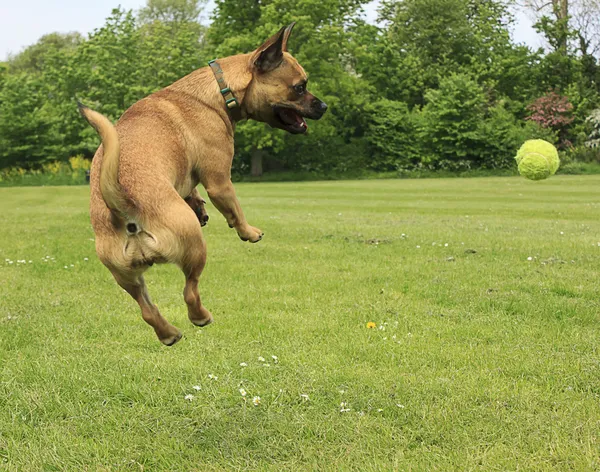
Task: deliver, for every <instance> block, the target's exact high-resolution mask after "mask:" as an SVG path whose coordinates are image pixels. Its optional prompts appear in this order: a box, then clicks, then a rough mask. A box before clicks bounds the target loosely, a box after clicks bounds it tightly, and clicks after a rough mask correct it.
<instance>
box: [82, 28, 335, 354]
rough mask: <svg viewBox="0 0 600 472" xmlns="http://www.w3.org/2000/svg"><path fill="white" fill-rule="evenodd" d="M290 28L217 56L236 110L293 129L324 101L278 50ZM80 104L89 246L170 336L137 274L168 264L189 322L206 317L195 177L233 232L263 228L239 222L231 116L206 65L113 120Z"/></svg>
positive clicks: (170, 339)
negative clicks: (93, 139)
mask: <svg viewBox="0 0 600 472" xmlns="http://www.w3.org/2000/svg"><path fill="white" fill-rule="evenodd" d="M292 28H293V24H292V25H290V26H289V27H287V28H282V29H281V30H280V31H279V32H278V33H277V34H276V35H274V36H273V37H272V38H269V40H267V41H266V42H265V43H264V44H263V45H262V46H261V47H259V48H258V49H257V50H256V51H254V52H252V53H250V54H241V55H237V56H231V57H227V58H224V59H219V61H218V63H219V65H220V67H221V69H222V71H223V73H224V77H225V80H226V81H227V85H228V86H229V88H230V89H231V90H232V92H233V94H234V95H235V96H236V98H237V100H238V101H239V103H240V108H241V115H242V118H243V119H255V120H258V121H263V122H266V123H269V124H270V125H271V126H274V127H278V128H281V129H284V130H287V131H289V132H292V133H302V132H304V131H305V130H306V123H305V122H304V120H303V118H302V117H308V118H313V119H319V118H320V117H321V116H322V114H323V113H324V112H325V110H326V108H327V107H326V105H325V104H324V103H323V102H321V101H320V100H318V99H317V98H316V97H314V96H312V95H311V94H309V93H308V92H306V91H305V88H304V89H303V87H302V85H301V84H302V83H303V82H305V81H306V78H307V77H306V73H305V72H304V69H302V67H301V66H300V65H299V64H298V62H297V61H296V60H295V59H294V58H293V57H292V56H291V55H290V54H289V53H288V52H287V39H288V38H289V35H290V33H291V30H292ZM298 84H300V85H298ZM302 90H304V92H302ZM80 110H81V113H82V114H83V116H84V117H85V118H86V119H87V120H88V122H90V124H91V125H92V126H94V128H95V129H96V130H97V131H98V133H99V134H100V136H101V138H102V145H101V146H100V147H99V148H98V151H97V152H96V155H95V157H94V161H93V164H92V170H91V181H90V184H91V202H90V210H91V220H92V226H93V228H94V232H95V234H96V252H97V254H98V257H99V258H100V260H101V261H102V262H103V263H104V265H106V267H108V269H109V270H110V271H111V273H112V274H113V276H114V278H115V279H116V281H117V282H118V283H119V285H121V287H123V288H124V289H125V290H126V291H127V292H128V293H129V294H130V295H131V296H132V297H133V298H134V299H135V300H136V301H137V302H138V304H139V305H140V308H141V311H142V317H143V319H144V320H145V321H146V322H147V323H148V324H150V325H151V326H152V327H153V328H154V330H155V332H156V335H157V336H158V338H159V340H160V341H161V342H163V343H164V344H166V345H172V344H174V343H175V342H177V341H178V340H179V339H180V338H181V332H180V331H179V330H178V329H177V328H176V327H174V326H173V325H172V324H170V323H169V322H168V321H167V320H166V319H165V318H163V317H162V315H161V314H160V312H159V311H158V308H157V307H156V305H154V304H153V303H152V301H151V300H150V296H149V294H148V291H147V287H146V285H145V282H144V278H143V273H144V272H145V271H146V270H147V269H148V268H149V267H150V266H151V265H152V264H154V263H166V262H171V263H175V264H177V265H178V266H179V267H180V268H181V269H182V271H183V272H184V275H185V278H186V282H185V287H184V300H185V302H186V304H187V306H188V316H189V319H190V321H191V322H192V323H194V324H195V325H197V326H205V325H207V324H209V323H210V322H211V321H212V319H213V318H212V315H211V313H210V312H209V311H208V310H207V309H206V308H205V307H204V306H203V305H202V303H201V300H200V296H199V293H198V280H199V277H200V274H201V273H202V270H203V268H204V265H205V262H206V243H205V241H204V238H203V235H202V230H201V226H203V225H204V224H206V221H207V220H208V216H207V215H206V211H205V209H204V200H202V197H201V196H200V194H199V193H198V191H197V189H196V186H197V185H198V184H202V186H203V187H204V188H205V189H206V192H207V193H208V196H209V198H210V200H211V201H212V203H213V204H214V206H215V207H216V208H217V209H218V210H219V211H220V212H221V213H222V214H223V216H225V218H226V220H227V222H228V223H229V225H230V227H232V228H235V230H236V231H237V233H238V235H239V237H240V238H242V239H243V240H245V241H250V242H258V241H260V239H261V238H262V236H263V232H262V231H261V230H260V229H258V228H255V227H254V226H251V225H249V224H248V222H247V221H246V218H245V216H244V213H243V211H242V208H241V206H240V203H239V201H238V199H237V197H236V194H235V190H234V188H233V184H232V182H231V164H232V159H233V134H234V131H235V122H234V120H233V119H232V118H231V117H230V115H229V113H228V111H227V109H226V107H225V104H224V101H223V97H222V96H221V94H220V91H219V86H218V84H217V81H216V80H215V76H214V74H213V72H212V70H211V69H210V68H209V67H205V68H202V69H199V70H196V71H194V72H192V73H191V74H189V75H187V76H186V77H184V78H182V79H180V80H179V81H177V82H175V83H174V84H172V85H170V86H168V87H166V88H165V89H162V90H160V91H158V92H156V93H154V94H152V95H150V96H148V97H146V98H144V99H142V100H140V101H139V102H137V103H135V104H134V105H133V106H131V108H129V109H128V110H127V111H126V112H125V113H124V114H123V116H122V117H121V119H120V120H119V121H118V122H117V124H116V126H113V125H112V124H111V123H110V121H109V120H108V119H106V118H105V117H104V116H102V115H100V114H99V113H97V112H95V111H93V110H90V109H89V108H86V107H84V106H80Z"/></svg>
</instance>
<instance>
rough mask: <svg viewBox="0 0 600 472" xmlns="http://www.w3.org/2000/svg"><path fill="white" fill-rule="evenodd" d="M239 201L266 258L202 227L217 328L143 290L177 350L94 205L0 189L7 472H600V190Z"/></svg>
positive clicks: (280, 189) (170, 291) (1, 396)
mask: <svg viewBox="0 0 600 472" xmlns="http://www.w3.org/2000/svg"><path fill="white" fill-rule="evenodd" d="M237 188H238V193H239V195H240V198H241V201H242V205H243V206H244V208H245V211H246V214H247V216H248V219H249V221H250V223H251V224H253V225H256V226H258V227H260V228H261V229H263V230H264V231H265V233H266V237H265V239H264V240H263V241H261V242H260V243H259V244H256V245H249V244H247V243H242V242H241V241H239V240H238V239H237V236H235V234H234V233H233V231H232V230H229V229H228V228H227V225H226V223H225V221H224V219H223V218H222V217H221V216H220V215H219V214H218V213H217V212H216V211H215V210H214V208H212V207H210V208H209V212H210V215H211V220H210V222H209V224H208V226H207V227H206V228H205V237H206V239H207V241H208V248H209V249H208V250H209V257H208V265H207V267H206V270H205V272H204V274H203V277H202V279H201V295H202V297H203V301H204V303H205V305H206V306H207V307H208V308H209V309H210V310H211V311H212V312H213V314H214V315H215V319H216V322H215V324H213V325H211V326H210V327H208V328H206V329H204V330H200V329H197V328H195V327H193V326H192V325H191V324H190V323H189V322H188V321H187V318H186V316H187V312H186V308H185V304H184V302H183V300H182V295H181V293H182V290H183V276H182V275H181V274H180V272H179V271H178V270H177V269H176V268H175V267H172V266H160V267H154V268H152V269H151V270H150V271H149V273H148V274H147V281H148V283H149V288H150V292H151V295H152V296H153V298H154V300H155V302H157V304H158V306H159V307H160V309H161V311H162V313H163V314H164V315H165V316H166V317H167V318H168V319H169V320H171V321H172V322H173V323H174V324H175V325H176V326H178V327H179V328H181V329H182V330H183V331H184V338H183V339H182V340H181V341H180V342H179V343H178V344H177V345H175V346H174V347H172V348H167V347H164V346H162V345H161V344H160V343H159V342H158V341H157V340H156V339H155V337H154V333H153V331H152V330H151V329H150V328H149V327H148V326H147V325H145V323H144V322H143V321H142V320H141V316H140V315H139V313H138V308H137V305H135V303H134V302H133V301H132V300H131V299H130V298H129V296H128V295H127V294H125V293H124V292H123V291H122V290H120V289H119V288H118V287H117V285H116V284H115V283H114V282H113V280H112V278H111V276H110V274H109V272H108V271H107V270H106V269H105V268H104V267H103V266H102V265H101V264H100V263H99V262H98V260H97V259H96V258H95V255H94V248H93V246H94V243H93V241H92V238H93V233H92V230H91V228H90V224H89V217H88V212H87V207H88V192H89V189H88V188H87V187H55V188H4V189H0V228H2V229H1V230H0V470H7V471H63V470H65V471H66V470H77V471H127V470H132V471H140V470H146V471H163V470H164V471H175V470H182V471H183V470H185V471H218V470H290V471H298V470H319V471H321V470H322V471H329V470H331V471H339V470H356V471H375V470H386V471H387V470H402V471H404V470H422V471H430V470H485V471H490V470H502V471H504V470H517V469H518V470H559V471H564V470H598V469H599V468H600V438H599V436H600V353H599V342H598V340H599V339H600V325H599V323H598V322H599V315H598V313H599V311H598V273H599V271H600V258H599V257H598V256H599V252H600V243H599V240H600V236H599V234H600V218H599V216H600V213H599V210H600V177H598V176H585V177H582V176H555V177H553V178H551V179H549V180H547V181H543V182H538V183H533V182H529V181H526V180H524V179H519V178H488V179H476V178H474V179H468V180H462V179H451V180H444V179H436V180H391V181H385V180H382V181H360V182H351V181H345V182H344V181H342V182H316V183H295V184H293V183H286V184H282V183H280V184H270V183H268V184H267V183H264V184H238V185H237ZM418 246H420V247H418ZM48 256H49V257H48ZM85 258H87V259H88V260H85ZM529 258H531V260H528V259H529ZM5 259H9V260H10V261H13V263H12V264H10V263H9V262H8V261H5ZM19 260H25V261H30V260H31V261H32V262H31V263H29V262H25V263H18V261H19ZM368 322H375V323H376V325H377V328H375V329H367V328H366V325H367V323H368ZM380 328H385V329H380ZM273 355H275V356H277V357H278V362H275V360H274V359H272V357H271V356H273ZM260 356H262V357H264V358H265V361H264V362H261V361H259V360H258V358H259V357H260ZM241 363H246V364H247V367H243V366H241V365H240V364H241ZM266 363H268V364H270V366H268V367H267V366H266V365H264V364H266ZM209 375H212V376H217V377H218V378H217V379H211V378H209ZM194 386H200V387H201V390H199V391H196V390H195V389H193V387H194ZM240 388H243V389H245V390H246V391H247V393H248V394H247V400H246V401H244V398H243V397H242V396H241V394H240V392H239V389H240ZM190 394H191V395H194V398H193V400H191V401H190V400H186V399H185V396H186V395H190ZM301 395H308V398H309V399H308V400H306V399H305V398H303V397H302V396H301ZM254 396H260V398H261V404H260V405H259V406H256V407H255V406H253V404H252V397H254ZM342 402H345V403H346V405H347V406H346V407H345V409H349V410H350V411H346V412H340V409H341V407H340V404H341V403H342Z"/></svg>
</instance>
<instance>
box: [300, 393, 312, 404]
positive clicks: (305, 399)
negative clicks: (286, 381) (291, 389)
mask: <svg viewBox="0 0 600 472" xmlns="http://www.w3.org/2000/svg"><path fill="white" fill-rule="evenodd" d="M300 397H301V398H302V400H304V401H305V402H307V401H308V400H310V398H308V395H307V394H306V393H303V394H302V395H300Z"/></svg>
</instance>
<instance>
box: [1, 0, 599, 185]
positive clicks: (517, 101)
mask: <svg viewBox="0 0 600 472" xmlns="http://www.w3.org/2000/svg"><path fill="white" fill-rule="evenodd" d="M532 1H533V0H532ZM367 3H368V2H367V0H303V1H302V2H292V1H290V0H262V1H260V2H258V1H255V0H217V1H216V5H215V9H214V10H213V14H212V22H211V24H210V26H208V27H206V26H203V25H202V24H200V22H199V21H200V17H201V15H202V11H203V10H202V9H203V7H204V5H205V2H204V1H202V0H148V2H147V4H146V6H145V7H143V8H141V9H140V10H139V11H138V12H137V13H134V12H132V11H126V10H123V9H120V8H118V9H115V10H113V12H112V14H111V15H110V16H109V17H108V18H107V19H106V21H105V22H104V24H103V26H101V27H100V28H98V29H97V30H95V31H93V32H92V33H91V34H90V35H89V36H88V37H87V38H84V37H81V36H80V35H78V34H77V33H68V34H59V33H53V34H50V35H46V36H44V37H42V38H41V39H40V40H39V41H38V42H37V43H36V44H34V45H32V46H30V47H28V48H26V49H25V50H23V51H22V52H21V53H19V54H17V55H15V56H11V57H10V58H9V59H8V61H7V62H6V63H0V113H1V115H0V168H3V167H12V166H16V165H18V166H24V167H25V168H28V169H37V168H39V167H40V166H42V165H43V164H44V163H46V162H49V161H55V160H56V161H62V162H66V161H67V159H68V158H69V156H72V155H77V154H83V155H85V156H86V157H88V158H89V157H91V156H92V155H93V153H94V151H95V149H96V148H97V145H98V137H97V136H96V134H95V132H94V131H93V130H92V129H91V128H90V127H89V126H87V125H86V124H85V122H84V121H83V120H82V119H81V118H80V116H79V115H78V112H77V108H76V106H75V101H76V98H78V99H80V100H82V101H83V102H85V103H86V104H88V105H90V106H93V107H94V108H96V109H98V110H100V111H101V112H103V113H105V114H106V115H108V116H109V117H110V118H111V119H112V120H116V119H118V118H119V116H120V115H121V114H122V113H123V112H124V111H125V110H126V109H127V108H128V107H129V106H130V105H131V104H132V103H134V102H135V101H137V100H139V99H140V98H142V97H144V96H146V95H148V94H150V93H152V92H154V91H156V90H158V89H160V88H162V87H164V86H166V85H169V84H170V83H172V82H174V81H176V80H177V79H179V78H180V77H183V76H185V75H186V74H188V73H190V72H191V71H193V70H195V69H197V68H198V67H202V66H204V65H205V64H206V62H207V60H209V59H211V58H214V57H222V56H226V55H230V54H236V53H241V52H249V51H251V50H253V49H254V48H256V47H257V46H258V45H260V44H261V43H262V42H263V41H264V40H265V39H266V38H267V37H269V36H270V35H272V34H273V33H274V32H275V31H277V30H278V29H279V28H280V27H281V26H284V25H287V24H289V23H290V22H292V21H296V22H297V26H296V28H295V30H294V33H293V35H292V37H291V39H290V44H289V48H290V52H292V53H293V54H294V55H295V56H296V57H297V58H298V60H299V61H300V63H301V64H302V65H303V66H304V68H305V69H306V70H307V72H308V74H309V76H310V83H309V89H310V90H311V92H313V93H314V94H315V95H316V96H318V97H319V98H321V99H323V100H324V101H325V102H326V103H327V104H328V105H329V111H328V112H327V114H326V115H325V117H324V118H323V119H322V120H321V121H319V122H318V123H310V124H309V132H308V134H306V135H304V136H292V135H288V134H286V133H285V132H282V131H280V130H274V129H271V128H269V127H268V126H266V125H264V124H261V123H252V122H247V123H242V124H240V125H239V126H238V127H237V134H236V155H235V159H234V169H233V170H234V173H236V174H238V175H244V174H247V173H248V172H249V170H250V167H251V166H250V162H251V160H252V159H253V156H254V158H261V159H263V168H264V169H265V170H267V172H269V171H273V170H276V171H296V172H314V173H316V174H320V175H322V174H329V173H331V172H339V173H340V174H345V173H347V172H357V173H358V174H360V172H362V171H365V170H367V169H370V170H379V171H403V172H404V171H407V172H412V171H415V170H417V169H420V170H421V171H425V170H427V169H438V170H439V169H445V170H453V171H463V170H465V169H475V168H488V169H490V168H494V169H498V168H503V167H506V166H510V165H512V161H511V156H512V153H513V152H514V149H515V148H516V147H518V146H519V144H520V141H521V140H523V139H526V138H527V137H531V136H534V137H536V136H540V135H544V136H548V138H549V139H551V140H553V141H554V140H558V142H559V144H560V145H561V146H562V147H565V146H567V145H568V144H569V143H572V144H573V145H574V146H576V147H581V146H583V143H585V141H586V140H587V139H588V136H589V135H590V133H591V132H592V124H591V122H590V121H589V120H587V121H586V118H587V117H588V115H589V114H590V113H591V112H592V110H594V109H596V108H598V106H600V99H599V95H600V94H599V92H600V88H599V85H598V84H599V83H600V71H599V68H598V66H597V61H596V59H595V57H594V55H593V53H594V52H593V51H594V47H595V46H594V44H595V43H594V41H595V40H594V37H593V31H592V29H590V28H593V24H592V23H589V24H588V23H586V24H583V23H577V24H576V23H569V25H570V26H569V31H571V33H569V34H571V36H569V38H570V39H569V41H568V42H567V45H568V47H567V48H566V49H564V48H562V47H561V46H560V45H559V43H560V41H562V40H561V39H560V38H559V36H558V35H559V32H558V31H555V29H552V28H555V26H556V25H555V24H554V23H552V21H550V22H549V21H547V20H540V23H539V27H540V28H541V31H543V32H544V34H545V35H546V36H547V37H552V38H554V40H556V41H559V42H558V43H556V44H555V46H556V47H553V48H551V50H550V52H544V51H543V50H538V51H532V50H531V49H529V48H528V47H526V46H524V45H522V44H515V43H514V41H513V40H512V39H511V35H510V28H511V27H512V26H513V25H514V19H513V17H512V14H511V10H510V9H509V5H508V4H507V3H506V2H502V1H500V0H403V1H402V2H398V1H395V0H383V1H382V2H381V8H380V11H379V13H380V15H379V22H378V24H377V25H373V24H368V23H366V22H365V21H364V18H363V16H362V13H361V12H362V7H363V6H364V5H365V4H367ZM557 4H560V5H562V3H561V2H558V3H557ZM565 5H566V4H565ZM581 7H582V4H581V5H580V4H579V3H577V4H576V5H575V6H572V8H574V10H573V11H574V12H576V13H577V12H579V10H577V8H581ZM588 7H589V5H588V6H586V8H588ZM559 13H560V15H562V14H563V13H562V10H561V12H559ZM545 14H547V15H549V16H550V17H552V18H554V17H553V16H552V15H553V13H552V12H546V13H545ZM577 15H579V13H577ZM555 16H556V15H555ZM577 18H578V19H581V20H582V21H583V20H584V19H585V18H586V17H585V15H579V16H578V17H577ZM577 25H579V26H577ZM582 31H583V32H584V33H582ZM576 34H577V35H579V36H578V37H579V40H580V41H584V42H585V44H583V43H582V45H581V47H579V48H576V47H575V42H574V41H573V38H574V37H575V36H573V35H576ZM582 38H583V39H582ZM560 44H562V43H560ZM577 51H578V52H577ZM553 94H556V95H557V96H559V97H566V100H568V103H570V104H571V105H572V110H569V109H567V108H568V107H569V105H566V103H567V102H564V103H563V102H561V101H560V100H565V98H561V99H560V100H558V101H556V100H557V99H555V98H553V97H554V95H553ZM554 102H556V103H554ZM555 105H556V106H558V108H557V109H556V110H554V109H553V107H554V106H555ZM565 106H566V107H567V108H565V109H563V108H564V107H565Z"/></svg>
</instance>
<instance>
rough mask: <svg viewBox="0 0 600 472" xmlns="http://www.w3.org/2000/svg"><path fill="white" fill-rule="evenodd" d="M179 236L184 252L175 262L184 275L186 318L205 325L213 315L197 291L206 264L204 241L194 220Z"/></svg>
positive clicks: (199, 324)
mask: <svg viewBox="0 0 600 472" xmlns="http://www.w3.org/2000/svg"><path fill="white" fill-rule="evenodd" d="M180 237H181V242H182V243H183V244H182V246H183V247H184V248H185V252H184V253H182V254H181V257H180V259H179V261H177V262H178V265H179V267H180V268H181V270H182V271H183V273H184V275H185V287H184V289H183V299H184V300H185V303H186V304H187V307H188V318H189V319H190V321H191V322H192V323H193V324H195V325H196V326H201V327H202V326H206V325H208V324H209V323H211V322H212V321H213V317H212V315H211V313H210V311H208V310H207V309H206V308H204V306H203V305H202V301H201V300H200V294H199V293H198V282H199V279H200V274H202V270H203V269H204V265H205V264H206V242H205V241H204V238H203V236H202V231H201V230H200V227H199V226H198V224H197V223H196V222H195V224H194V225H192V224H190V225H188V227H187V228H186V230H185V231H184V234H182V235H180Z"/></svg>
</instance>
